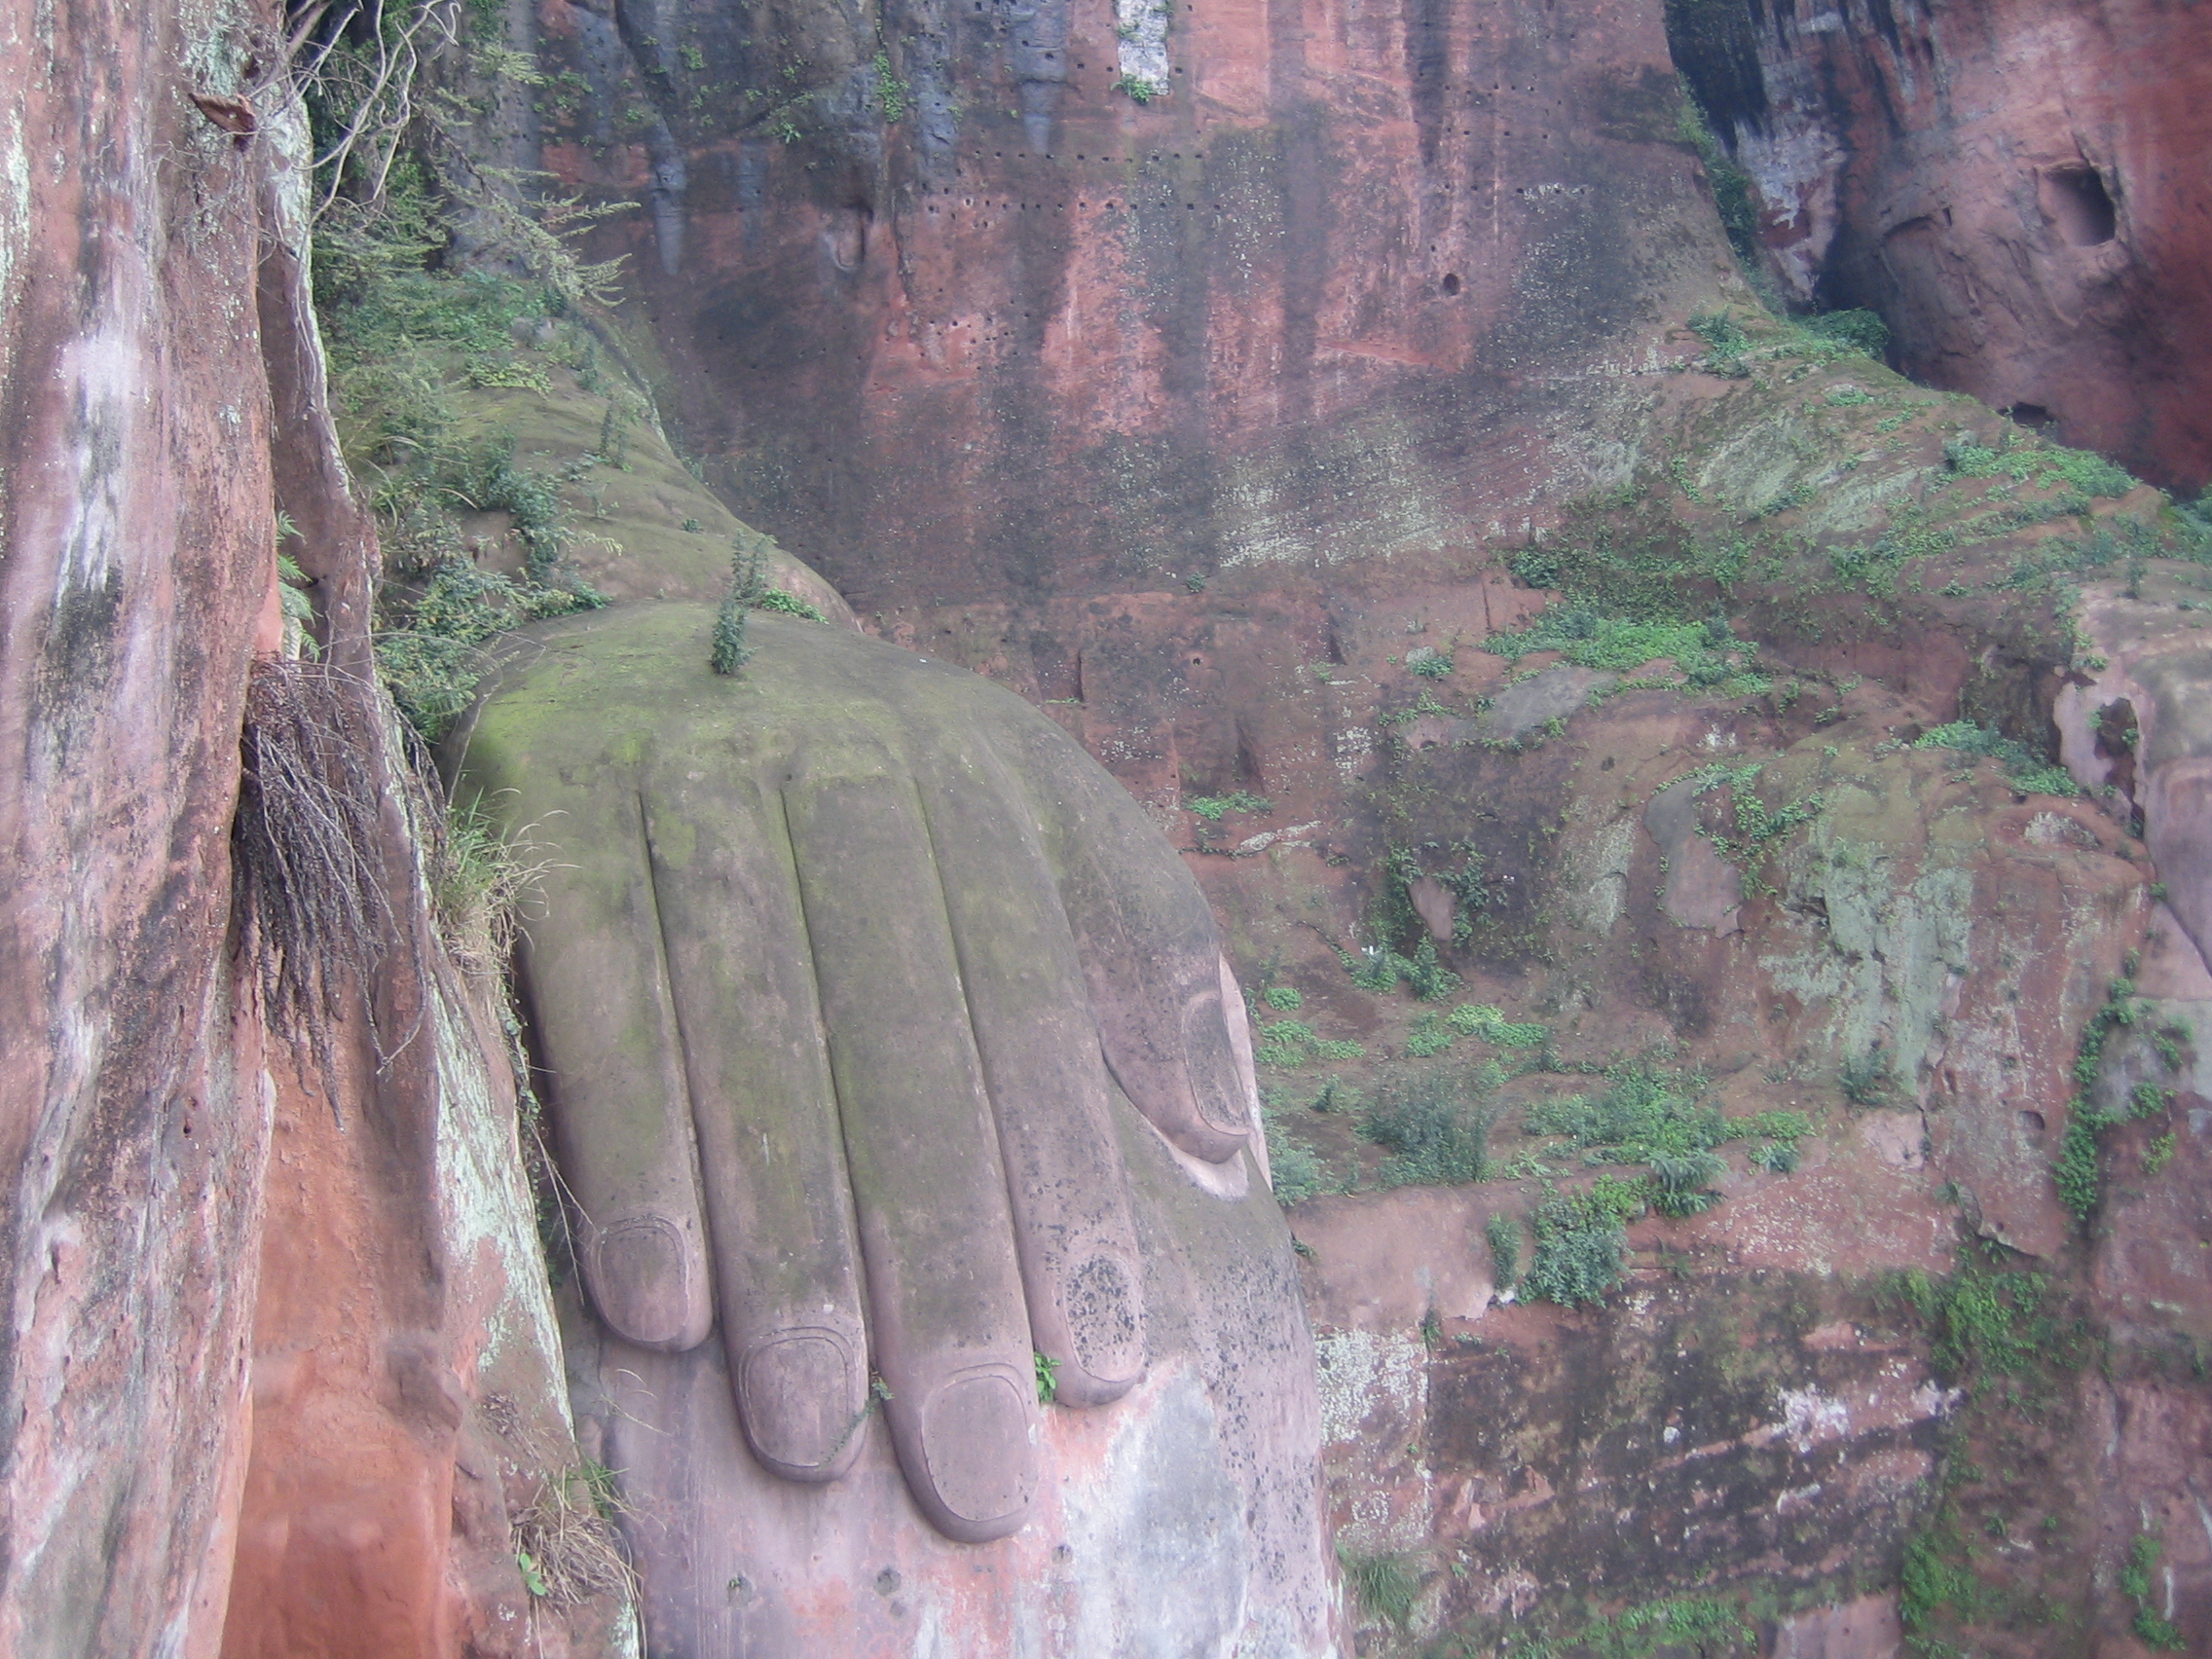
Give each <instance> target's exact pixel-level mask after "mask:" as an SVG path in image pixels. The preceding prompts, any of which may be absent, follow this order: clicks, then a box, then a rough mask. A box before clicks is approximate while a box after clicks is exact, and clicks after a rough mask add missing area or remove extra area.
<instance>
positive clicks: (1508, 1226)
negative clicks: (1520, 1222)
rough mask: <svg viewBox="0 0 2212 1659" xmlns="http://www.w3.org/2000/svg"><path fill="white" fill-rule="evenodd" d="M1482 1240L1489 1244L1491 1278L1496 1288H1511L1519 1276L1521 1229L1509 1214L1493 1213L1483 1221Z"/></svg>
mask: <svg viewBox="0 0 2212 1659" xmlns="http://www.w3.org/2000/svg"><path fill="white" fill-rule="evenodd" d="M1483 1240H1484V1242H1485V1243H1487V1244H1489V1245H1490V1266H1491V1277H1492V1279H1493V1281H1494V1282H1495V1284H1496V1285H1497V1288H1498V1289H1500V1290H1509V1289H1511V1288H1512V1285H1513V1281H1514V1280H1515V1279H1517V1278H1518V1277H1520V1276H1521V1229H1520V1228H1519V1227H1518V1226H1517V1225H1516V1224H1515V1223H1514V1220H1513V1218H1512V1217H1511V1216H1506V1215H1493V1216H1492V1217H1491V1218H1490V1220H1488V1221H1486V1222H1484V1223H1483Z"/></svg>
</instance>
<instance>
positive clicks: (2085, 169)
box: [2042, 166, 2120, 247]
mask: <svg viewBox="0 0 2212 1659" xmlns="http://www.w3.org/2000/svg"><path fill="white" fill-rule="evenodd" d="M2042 195H2043V210H2044V216H2045V217H2046V218H2047V219H2049V220H2050V222H2051V223H2052V224H2053V225H2054V226H2056V227H2057V229H2058V234H2059V235H2060V236H2062V237H2064V238H2065V239H2066V241H2067V245H2068V246H2070V247H2097V246H2100V245H2101V244H2103V243H2105V242H2109V241H2110V240H2112V239H2113V236H2114V233H2115V232H2116V231H2117V230H2118V229H2119V226H2120V214H2119V212H2118V210H2117V209H2116V208H2115V207H2114V206H2113V202H2112V195H2111V193H2110V192H2109V191H2107V190H2106V189H2105V181H2104V179H2103V178H2102V177H2101V176H2100V175H2099V174H2098V172H2097V169H2096V168H2094V167H2091V166H2065V167H2051V168H2048V169H2047V170H2046V171H2045V173H2044V175H2043V191H2042Z"/></svg>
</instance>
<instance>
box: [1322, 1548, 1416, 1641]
mask: <svg viewBox="0 0 2212 1659" xmlns="http://www.w3.org/2000/svg"><path fill="white" fill-rule="evenodd" d="M1337 1560H1338V1562H1339V1563H1340V1564H1341V1565H1342V1567H1344V1573H1345V1578H1346V1582H1348V1583H1349V1584H1350V1585H1351V1591H1352V1595H1353V1597H1354V1598H1355V1599H1356V1600H1357V1601H1358V1603H1359V1604H1360V1606H1361V1608H1362V1609H1363V1610H1364V1611H1365V1612H1366V1613H1367V1614H1368V1615H1369V1616H1370V1617H1371V1618H1378V1619H1381V1620H1383V1622H1384V1623H1386V1624H1392V1625H1395V1626H1397V1627H1398V1629H1400V1630H1404V1629H1405V1628H1406V1626H1407V1625H1408V1624H1409V1623H1410V1622H1411V1621H1412V1619H1413V1615H1414V1604H1415V1602H1416V1601H1418V1600H1419V1597H1420V1571H1419V1567H1418V1566H1417V1565H1416V1563H1415V1561H1414V1558H1413V1557H1411V1556H1407V1555H1397V1554H1389V1553H1383V1554H1377V1555H1354V1554H1351V1553H1350V1552H1348V1551H1346V1549H1345V1548H1344V1547H1343V1546H1342V1545H1339V1546H1338V1548H1337Z"/></svg>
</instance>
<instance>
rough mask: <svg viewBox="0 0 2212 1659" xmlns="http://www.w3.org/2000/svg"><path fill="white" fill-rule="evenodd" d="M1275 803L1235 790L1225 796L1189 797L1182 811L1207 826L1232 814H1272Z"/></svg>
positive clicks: (1265, 798)
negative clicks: (1196, 817) (1204, 822)
mask: <svg viewBox="0 0 2212 1659" xmlns="http://www.w3.org/2000/svg"><path fill="white" fill-rule="evenodd" d="M1274 809H1275V803H1274V802H1273V801H1272V800H1270V799H1268V798H1267V797H1266V796H1265V795H1256V794H1246V793H1244V792H1243V791H1242V790H1235V791H1233V792H1231V793H1228V794H1225V795H1191V796H1189V797H1187V798H1186V799H1185V800H1184V802H1183V810H1184V811H1186V812H1195V813H1197V814H1198V816H1199V817H1200V818H1202V819H1204V820H1205V821H1206V822H1207V823H1208V824H1218V823H1220V822H1221V821H1222V819H1223V818H1225V817H1227V816H1228V815H1229V814H1230V813H1232V812H1254V813H1262V812H1272V811H1274Z"/></svg>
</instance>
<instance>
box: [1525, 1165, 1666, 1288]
mask: <svg viewBox="0 0 2212 1659" xmlns="http://www.w3.org/2000/svg"><path fill="white" fill-rule="evenodd" d="M1643 1210H1644V1191H1643V1187H1642V1184H1641V1182H1635V1181H1623V1180H1621V1179H1619V1178H1618V1177H1617V1176H1613V1175H1601V1176H1599V1177H1598V1180H1597V1183H1596V1185H1594V1186H1592V1187H1591V1188H1590V1189H1589V1190H1588V1191H1586V1192H1580V1193H1559V1194H1555V1195H1553V1196H1552V1197H1550V1198H1546V1199H1545V1200H1544V1201H1543V1202H1542V1203H1540V1204H1538V1205H1537V1206H1536V1211H1535V1214H1534V1216H1533V1217H1532V1218H1531V1220H1532V1222H1533V1224H1534V1227H1535V1232H1536V1250H1535V1255H1534V1257H1533V1258H1532V1259H1531V1260H1530V1263H1529V1272H1528V1273H1527V1275H1526V1276H1525V1277H1524V1278H1523V1279H1522V1280H1521V1295H1522V1297H1523V1299H1524V1300H1526V1301H1531V1302H1556V1303H1558V1304H1559V1305H1560V1306H1561V1307H1563V1308H1603V1307H1604V1305H1605V1298H1606V1296H1607V1295H1608V1294H1609V1293H1610V1292H1611V1291H1612V1289H1613V1287H1614V1286H1615V1285H1617V1284H1619V1283H1620V1281H1621V1270H1622V1264H1623V1262H1624V1260H1625V1259H1626V1256H1627V1253H1628V1224H1629V1223H1630V1222H1631V1221H1633V1220H1635V1219H1636V1218H1637V1217H1638V1216H1640V1215H1641V1214H1642V1213H1643Z"/></svg>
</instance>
